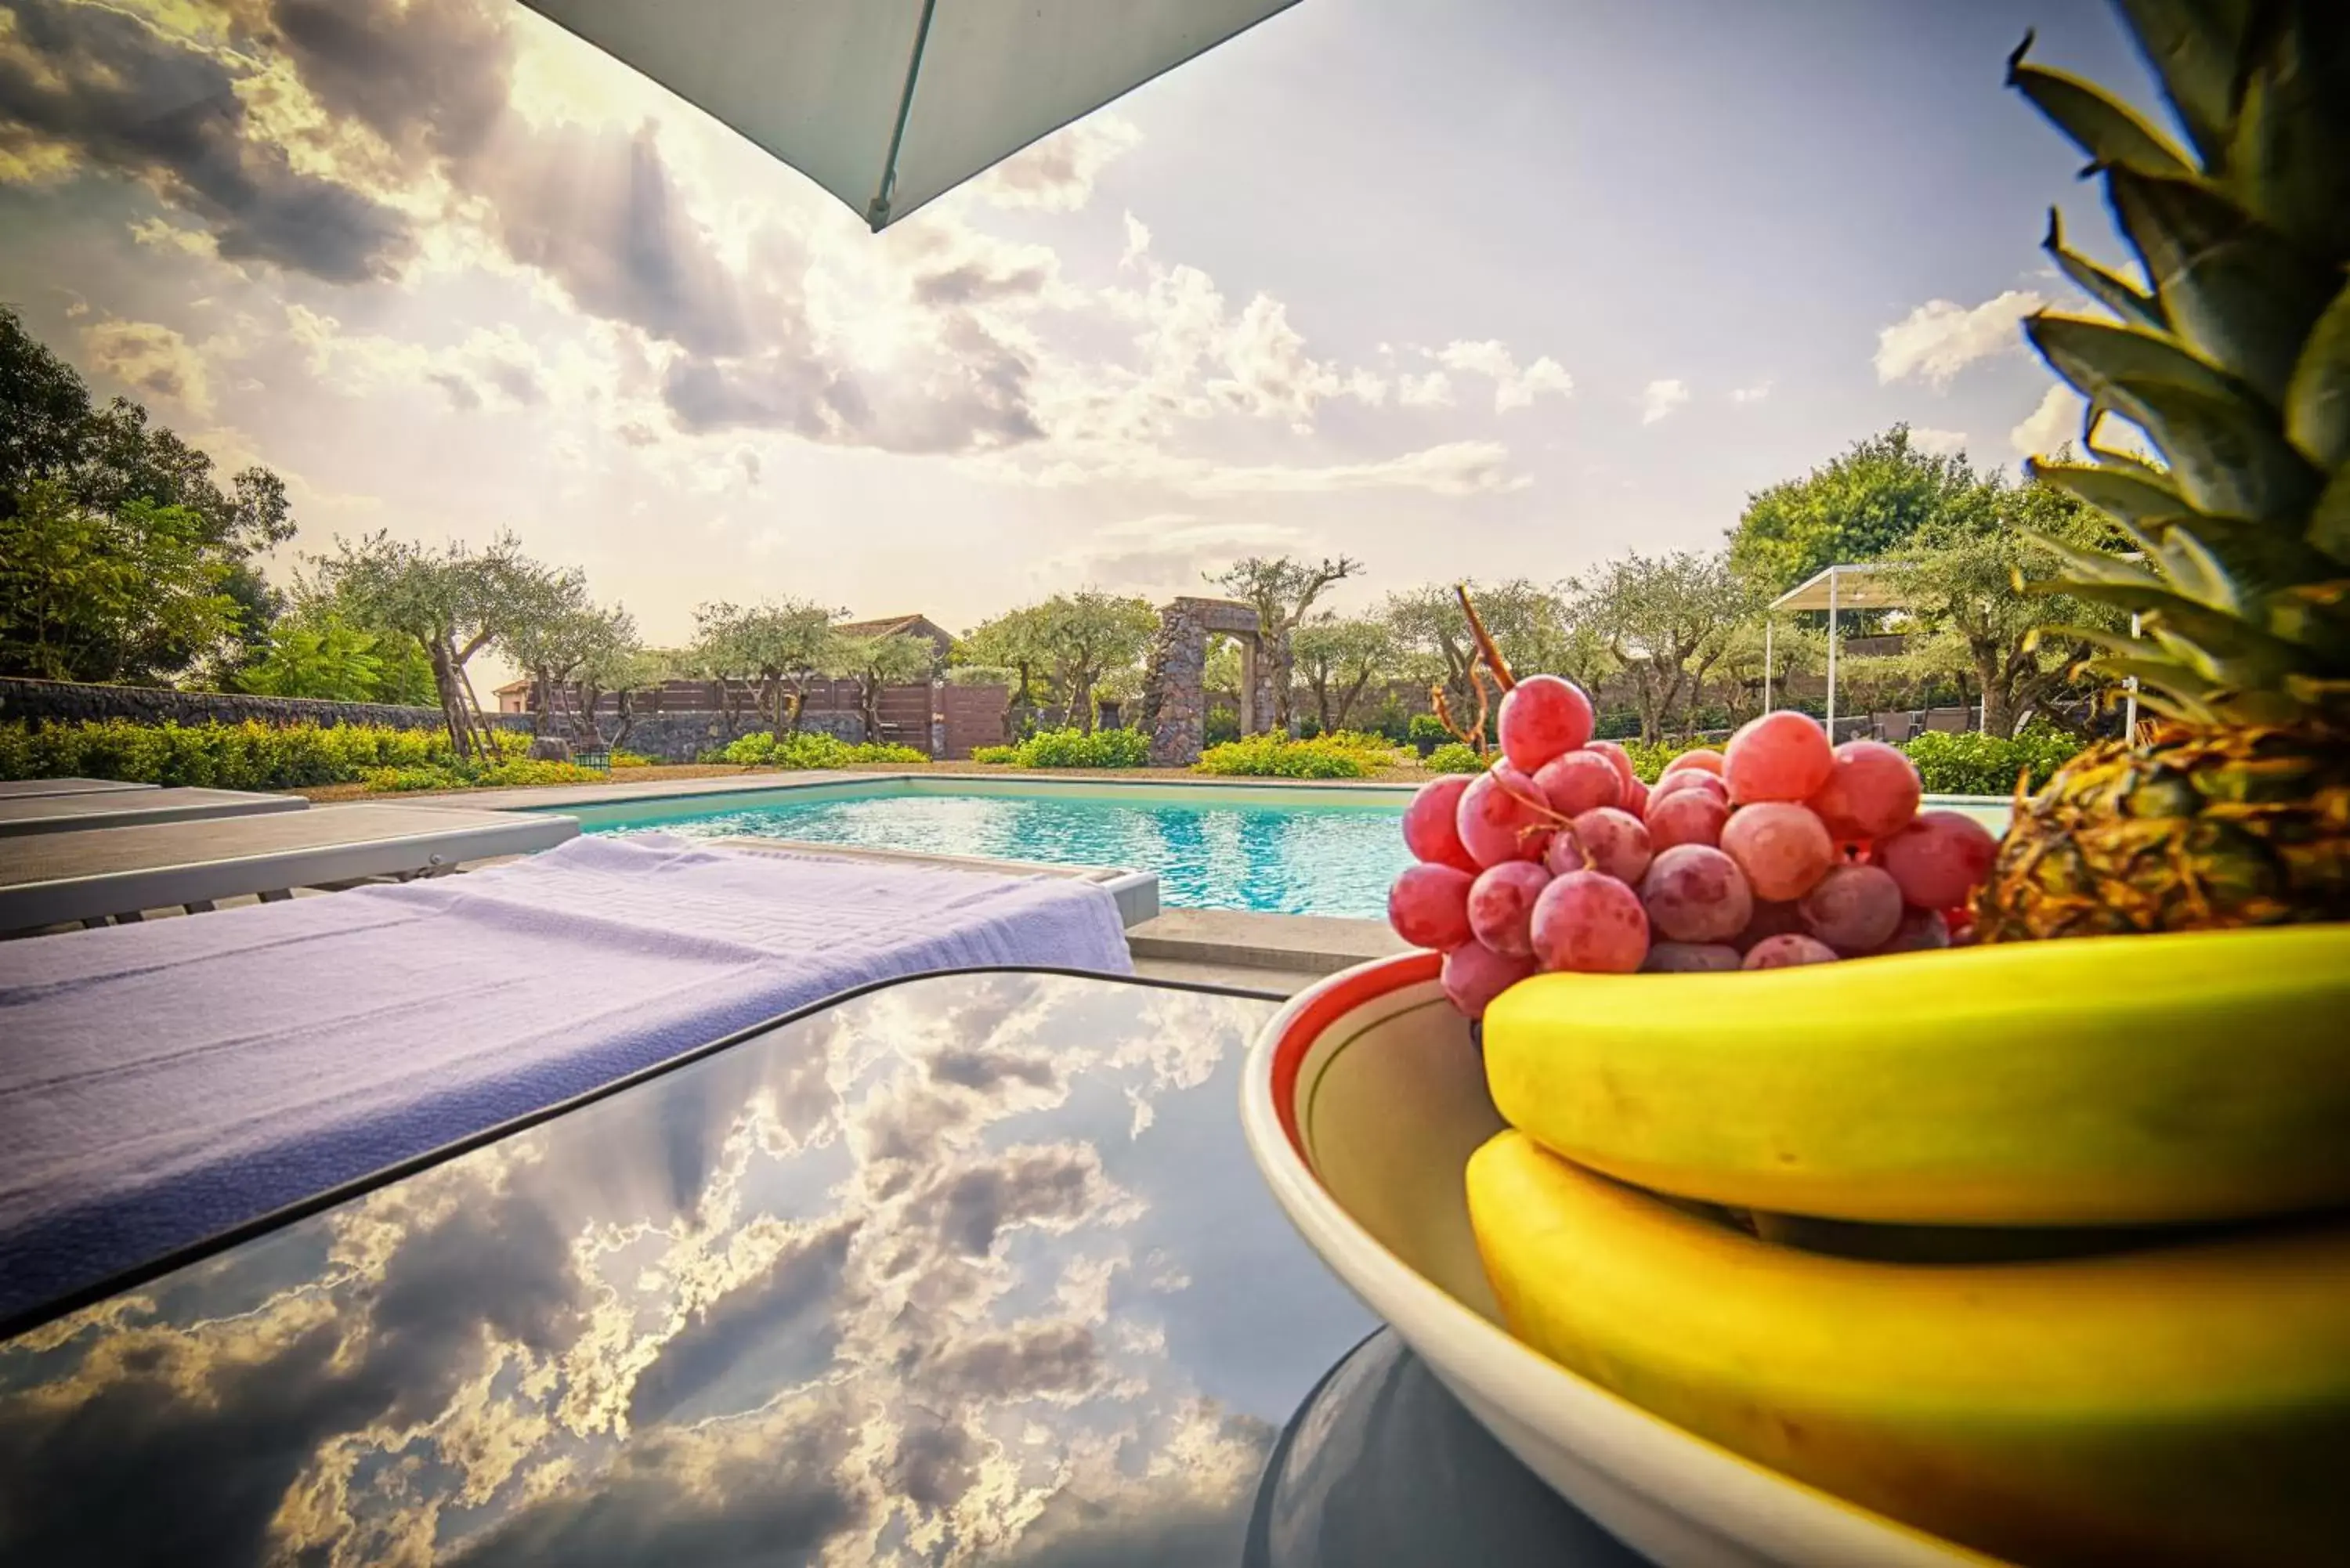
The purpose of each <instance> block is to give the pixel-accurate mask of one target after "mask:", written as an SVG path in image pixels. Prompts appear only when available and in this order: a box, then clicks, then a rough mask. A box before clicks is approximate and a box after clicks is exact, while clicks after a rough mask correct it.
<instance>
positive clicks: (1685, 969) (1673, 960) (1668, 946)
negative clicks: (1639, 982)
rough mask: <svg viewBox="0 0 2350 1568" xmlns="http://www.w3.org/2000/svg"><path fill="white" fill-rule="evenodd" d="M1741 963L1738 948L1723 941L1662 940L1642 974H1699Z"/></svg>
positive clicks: (1641, 968) (1652, 948)
mask: <svg viewBox="0 0 2350 1568" xmlns="http://www.w3.org/2000/svg"><path fill="white" fill-rule="evenodd" d="M1737 967H1738V950H1737V949H1736V948H1733V947H1728V946H1725V945H1723V944H1722V943H1721V942H1659V943H1657V944H1656V945H1655V946H1654V947H1651V948H1650V949H1649V950H1648V962H1646V963H1644V964H1642V965H1641V966H1640V972H1641V973H1642V974H1699V973H1705V972H1711V971H1720V970H1731V969H1736V968H1737Z"/></svg>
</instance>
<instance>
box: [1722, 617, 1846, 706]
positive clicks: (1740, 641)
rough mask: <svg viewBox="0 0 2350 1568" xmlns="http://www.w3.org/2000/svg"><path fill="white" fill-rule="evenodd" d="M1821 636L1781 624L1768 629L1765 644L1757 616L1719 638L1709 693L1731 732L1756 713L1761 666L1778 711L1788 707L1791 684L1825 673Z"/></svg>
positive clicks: (1808, 629) (1825, 643)
mask: <svg viewBox="0 0 2350 1568" xmlns="http://www.w3.org/2000/svg"><path fill="white" fill-rule="evenodd" d="M1766 654H1767V655H1768V656H1769V657H1768V659H1767V660H1766V659H1765V657H1764V656H1765V655H1766ZM1827 656H1828V639H1827V633H1826V632H1825V630H1824V629H1822V628H1818V627H1808V626H1802V625H1797V624H1795V623H1794V621H1792V620H1788V619H1782V620H1781V621H1780V622H1779V623H1778V624H1777V625H1776V626H1773V627H1772V628H1770V635H1769V637H1768V638H1767V639H1766V638H1765V637H1764V635H1763V617H1762V616H1761V615H1759V614H1750V615H1746V616H1742V617H1740V618H1739V619H1738V620H1737V622H1736V623H1735V624H1733V625H1732V626H1731V628H1730V630H1729V631H1728V633H1726V634H1725V635H1724V636H1723V638H1722V642H1721V657H1720V658H1719V659H1716V660H1715V661H1714V665H1713V675H1714V680H1715V690H1716V691H1720V692H1721V698H1722V706H1723V707H1724V708H1725V709H1727V710H1728V711H1729V717H1730V723H1731V728H1733V729H1735V728H1736V727H1737V726H1739V725H1741V724H1743V723H1744V722H1746V721H1747V720H1749V719H1752V718H1754V717H1756V716H1757V715H1758V714H1760V713H1761V712H1762V711H1763V680H1764V670H1765V667H1766V664H1767V667H1768V670H1769V680H1770V682H1771V698H1772V703H1773V706H1775V707H1781V708H1783V707H1787V706H1789V704H1788V701H1787V693H1788V691H1789V690H1790V685H1791V682H1793V681H1794V680H1795V679H1796V678H1797V677H1799V676H1806V675H1816V674H1818V673H1819V672H1820V671H1821V670H1825V668H1827Z"/></svg>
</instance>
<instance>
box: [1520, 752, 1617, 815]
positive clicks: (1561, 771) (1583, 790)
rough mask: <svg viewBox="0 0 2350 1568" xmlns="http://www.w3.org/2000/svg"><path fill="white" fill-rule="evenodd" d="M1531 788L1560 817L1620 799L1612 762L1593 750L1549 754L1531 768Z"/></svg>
mask: <svg viewBox="0 0 2350 1568" xmlns="http://www.w3.org/2000/svg"><path fill="white" fill-rule="evenodd" d="M1534 787H1535V788H1537V789H1539V790H1541V791H1542V792H1543V798H1544V800H1547V801H1549V802H1550V808H1551V809H1552V810H1553V811H1555V812H1556V813H1558V814H1559V815H1561V816H1580V815H1583V814H1584V813H1585V812H1586V811H1594V810H1596V809H1597V808H1599V807H1600V806H1603V805H1621V804H1622V803H1623V800H1624V782H1623V781H1622V780H1621V779H1619V778H1617V776H1616V769H1615V766H1614V764H1612V763H1609V762H1608V760H1607V758H1606V757H1603V756H1601V755H1600V754H1599V753H1596V752H1582V751H1576V752H1569V753H1566V754H1565V755H1564V756H1558V757H1553V758H1552V759H1551V760H1550V761H1548V762H1546V763H1544V764H1543V765H1542V766H1541V767H1540V768H1539V769H1537V770H1536V771H1535V773H1534Z"/></svg>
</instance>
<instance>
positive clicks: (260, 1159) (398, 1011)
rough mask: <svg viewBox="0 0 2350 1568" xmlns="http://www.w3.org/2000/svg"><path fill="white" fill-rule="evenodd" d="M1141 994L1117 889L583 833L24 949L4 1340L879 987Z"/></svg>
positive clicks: (1, 992)
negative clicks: (502, 855) (1114, 988)
mask: <svg viewBox="0 0 2350 1568" xmlns="http://www.w3.org/2000/svg"><path fill="white" fill-rule="evenodd" d="M981 964H1032V965H1052V966H1055V967H1062V968H1070V969H1083V970H1094V971H1105V972H1108V973H1114V974H1128V973H1131V972H1132V970H1133V965H1132V961H1131V960H1130V959H1129V958H1128V953H1127V948H1126V936H1125V932H1124V929H1122V927H1121V926H1120V924H1119V920H1118V909H1117V906H1116V904H1115V902H1114V901H1113V900H1112V898H1111V897H1110V895H1109V892H1108V890H1107V888H1102V887H1100V886H1099V885H1097V884H1094V883H1090V882H1086V881H1082V880H1079V879H1076V878H1071V877H1036V876H1000V875H994V874H989V873H979V872H971V871H962V870H950V869H946V868H943V867H929V866H916V865H903V864H890V863H883V862H873V861H853V860H829V859H820V858H816V857H797V856H785V855H778V854H764V853H763V854H747V853H738V852H733V851H729V850H724V849H712V848H706V847H704V848H696V847H689V846H686V845H684V844H682V843H681V842H680V841H678V840H676V839H672V838H666V837H660V836H653V835H646V836H640V837H636V838H577V839H574V840H572V841H571V842H569V843H567V844H565V845H564V846H561V847H560V848H557V849H553V850H550V851H548V852H547V853H546V854H544V855H539V856H536V857H533V858H531V859H528V860H525V861H520V862H517V863H515V864H513V865H508V866H501V867H493V868H491V869H489V870H485V871H478V872H474V873H472V874H469V875H467V876H463V877H449V878H445V879H442V880H438V881H431V882H415V883H411V884H408V885H407V886H404V887H397V888H361V889H359V890H357V891H353V892H348V893H340V894H337V895H335V896H334V897H332V898H301V899H296V900H295V901H293V902H291V903H279V904H271V905H264V906H259V907H255V908H251V909H227V910H222V911H220V912H219V913H216V914H210V915H203V916H199V917H195V918H192V919H175V920H160V921H155V922H152V923H150V924H146V925H133V926H117V927H111V928H108V929H99V930H89V931H77V932H72V933H69V934H67V935H63V936H53V937H36V938H32V939H29V940H22V941H15V942H5V943H0V1315H6V1314H15V1313H17V1312H21V1311H24V1310H26V1309H27V1308H30V1307H34V1306H36V1305H38V1304H39V1303H43V1302H47V1301H51V1300H54V1299H56V1298H57V1296H59V1295H61V1294H63V1293H66V1292H68V1291H69V1290H72V1289H75V1288H77V1287H78V1286H81V1285H85V1284H88V1283H91V1282H95V1281H97V1280H99V1279H103V1278H105V1277H106V1276H108V1275H109V1274H112V1273H115V1272H120V1271H121V1270H123V1269H127V1268H131V1267H135V1266H136V1265H138V1264H140V1263H141V1262H148V1261H150V1260H152V1259H154V1258H157V1257H160V1256H161V1255H163V1254H164V1253H166V1252H169V1251H172V1250H173V1249H175V1248H178V1247H182V1246H185V1245H188V1244H190V1243H192V1242H194V1241H201V1240H202V1239H203V1238H204V1237H206V1236H209V1235H213V1234H216V1233H217V1232H219V1231H224V1230H225V1229H227V1228H228V1227H230V1226H233V1225H236V1224H239V1223H242V1222H244V1221H245V1220H251V1219H254V1218H255V1217H257V1216H259V1215H263V1214H266V1213H268V1212H269V1211H270V1210H274V1209H277V1208H280V1207H282V1206H284V1205H286V1204H288V1203H294V1202H297V1201H299V1200H300V1199H304V1198H307V1197H310V1196H313V1195H315V1194H317V1193H318V1192H321V1191H324V1190H326V1189H328V1188H331V1187H334V1186H336V1185H338V1183H341V1182H345V1181H348V1180H351V1179H355V1178H358V1177H361V1176H365V1175H367V1174H368V1173H369V1172H370V1171H374V1170H380V1169H381V1168H384V1167H385V1166H387V1165H390V1164H392V1163H393V1162H395V1161H398V1160H400V1159H405V1158H410V1157H411V1156H414V1155H418V1154H422V1153H424V1152H426V1151H428V1150H430V1149H433V1148H437V1147H441V1146H442V1145H443V1144H446V1143H449V1142H451V1141H452V1140H453V1139H456V1138H460V1137H465V1136H466V1135H468V1134H470V1133H476V1132H480V1131H481V1130H483V1129H484V1128H486V1127H494V1126H496V1125H497V1124H499V1123H500V1122H503V1121H505V1120H508V1119H509V1118H511V1117H514V1116H521V1115H524V1114H525V1113H527V1112H530V1111H533V1110H536V1109H539V1108H541V1107H544V1106H549V1105H553V1104H555V1103H556V1102H558V1101H560V1100H563V1099H566V1098H568V1097H569V1096H574V1095H577V1094H581V1093H583V1092H585V1091H587V1090H589V1089H592V1088H595V1087H597V1086H598V1085H602V1084H608V1083H610V1082H611V1081H612V1080H613V1079H615V1078H618V1077H621V1076H623V1075H627V1074H629V1073H632V1072H635V1071H637V1070H638V1069H639V1068H642V1067H646V1066H650V1065H651V1064H654V1063H657V1062H661V1061H665V1060H667V1059H668V1058H670V1057H671V1056H674V1055H676V1054H679V1053H680V1052H682V1051H687V1050H691V1048H693V1047H694V1046H697V1045H702V1044H708V1043H709V1042H711V1041H712V1040H715V1039H718V1038H719V1037H720V1036H722V1035H724V1034H726V1033H730V1032H732V1031H733V1030H737V1029H742V1028H744V1027H746V1026H748V1025H750V1024H753V1023H758V1022H760V1021H761V1020H763V1019H766V1018H772V1017H774V1016H775V1014H777V1013H780V1012H788V1011H790V1010H791V1009H793V1008H795V1007H800V1006H804V1005H806V1003H808V1002H815V1001H817V1000H819V999H821V998H823V997H826V996H830V995H834V994H836V993H837V992H842V991H846V990H848V989H850V988H851V987H854V986H858V985H862V984H865V983H867V982H868V981H878V980H886V979H889V978H892V977H896V976H903V975H910V974H915V973H919V972H921V971H928V970H940V969H951V968H957V967H962V966H968V965H981Z"/></svg>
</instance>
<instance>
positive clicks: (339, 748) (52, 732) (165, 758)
mask: <svg viewBox="0 0 2350 1568" xmlns="http://www.w3.org/2000/svg"><path fill="white" fill-rule="evenodd" d="M496 744H497V746H498V749H499V752H500V753H501V754H502V755H505V756H513V755H516V754H518V753H521V752H523V751H525V750H527V749H528V747H529V745H530V739H529V737H528V736H526V735H520V734H516V733H514V732H510V731H499V732H497V739H496ZM453 761H454V758H453V755H452V752H451V750H450V746H449V737H448V735H447V733H446V732H442V731H440V730H395V729H392V728H390V727H388V726H383V725H375V724H335V725H317V724H289V725H284V726H277V725H270V724H262V723H254V722H247V723H243V724H186V725H182V724H135V723H132V722H130V721H129V720H127V719H108V720H103V721H96V722H84V723H78V724H41V725H27V724H5V725H0V778H9V779H43V778H99V779H120V780H121V781H123V782H124V783H126V784H188V785H196V786H200V787H204V788H211V789H263V790H266V789H298V788H303V787H307V786H309V785H313V784H349V783H352V782H354V781H356V780H359V779H360V778H362V777H363V776H364V775H365V774H367V773H368V772H369V771H370V770H373V769H379V768H421V767H435V766H441V767H445V766H449V765H451V764H452V763H453Z"/></svg>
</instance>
